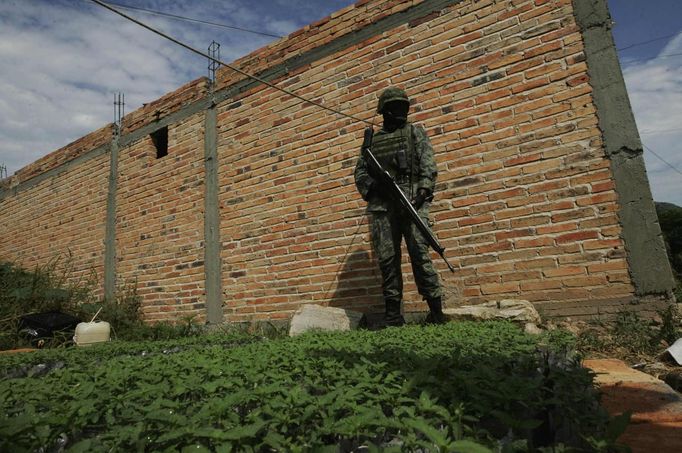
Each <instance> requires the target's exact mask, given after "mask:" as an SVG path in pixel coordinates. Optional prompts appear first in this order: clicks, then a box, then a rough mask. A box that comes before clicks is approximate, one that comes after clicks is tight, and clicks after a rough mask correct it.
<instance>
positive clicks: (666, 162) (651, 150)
mask: <svg viewBox="0 0 682 453" xmlns="http://www.w3.org/2000/svg"><path fill="white" fill-rule="evenodd" d="M642 146H644V148H645V149H647V150H648V151H649V152H650V153H651V154H653V155H654V156H656V157H658V158H659V159H660V160H661V161H662V162H663V163H665V164H666V165H667V166H668V167H670V168H672V169H673V170H675V171H676V172H677V173H679V174H681V175H682V171H680V170H678V169H677V167H675V166H674V165H673V164H671V163H670V162H668V161H667V160H665V159H663V158H662V157H661V156H659V155H658V153H657V152H656V151H654V150H653V149H651V148H649V147H648V146H646V145H645V144H643V143H642Z"/></svg>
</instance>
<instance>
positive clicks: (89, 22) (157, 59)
mask: <svg viewBox="0 0 682 453" xmlns="http://www.w3.org/2000/svg"><path fill="white" fill-rule="evenodd" d="M465 1H467V0H465ZM579 1H588V0H579ZM114 3H118V4H123V5H128V6H133V7H141V8H146V9H152V10H157V11H163V12H167V13H170V14H176V15H181V16H189V17H193V18H197V19H202V20H206V21H211V22H217V23H223V24H228V25H234V26H238V27H243V28H248V29H253V30H259V31H262V32H265V33H268V34H274V35H286V34H289V33H291V32H293V31H295V30H297V29H299V28H301V27H303V26H305V25H306V24H309V23H311V22H313V21H315V20H318V19H321V18H323V17H325V16H327V15H329V14H330V13H332V12H334V11H336V10H338V9H341V8H343V7H345V6H347V5H350V4H352V3H353V1H350V0H251V1H248V0H195V1H189V0H176V1H172V0H115V2H114ZM609 6H610V9H611V13H612V15H613V18H614V21H615V24H614V28H613V33H614V38H615V40H616V47H617V48H619V49H622V50H620V51H619V56H620V59H621V65H622V68H623V73H624V76H625V80H626V85H627V87H628V92H629V95H630V99H631V102H632V104H633V110H634V112H635V118H636V120H637V124H638V128H639V131H640V134H641V137H642V141H643V142H644V144H645V145H646V146H647V147H648V148H649V149H651V150H652V151H653V152H655V153H657V154H658V155H659V156H661V157H662V158H663V159H665V160H666V161H667V162H668V163H670V164H672V165H673V166H674V167H675V168H676V169H677V170H675V169H673V168H671V167H670V166H669V165H668V164H665V163H663V162H662V161H661V160H659V159H658V158H657V157H655V155H654V154H653V153H652V152H650V151H649V150H646V151H645V162H646V166H647V171H648V174H649V180H650V182H651V186H652V191H653V193H654V199H656V200H657V201H669V202H674V203H676V204H678V205H681V206H682V191H680V190H679V189H678V188H679V187H680V185H682V174H681V173H678V171H680V172H682V152H681V151H682V149H681V147H682V145H681V144H682V55H680V54H682V31H681V29H682V2H680V1H679V0H648V1H646V2H644V1H642V0H610V2H609ZM125 11H126V12H127V13H129V14H131V15H133V16H135V17H137V18H139V19H141V20H143V21H146V22H148V23H150V24H151V25H153V26H156V27H159V28H161V29H163V30H164V31H166V32H167V33H169V34H171V35H173V36H176V37H177V38H179V39H181V40H183V41H186V42H188V43H189V44H191V45H194V46H196V47H198V48H200V49H206V47H207V46H208V45H209V44H210V42H211V41H212V40H215V41H217V42H219V43H221V58H222V59H223V60H225V61H232V60H235V59H237V58H239V57H241V56H244V55H246V54H248V53H249V52H251V51H253V50H255V49H257V48H259V47H262V46H263V45H266V44H267V43H269V42H271V41H272V40H273V39H275V38H272V37H268V36H262V35H257V34H250V33H245V32H239V31H234V30H228V29H224V28H218V27H213V26H209V25H201V24H197V23H188V22H183V21H178V20H174V19H170V18H167V17H161V16H157V15H152V14H147V13H143V12H140V11H133V10H125ZM660 37H665V38H663V39H657V40H656V41H653V42H650V43H647V44H641V43H643V42H645V41H649V40H652V39H656V38H660ZM0 61H1V62H2V64H0V164H4V165H5V166H6V167H7V169H8V173H9V174H10V175H11V174H12V173H14V172H15V171H16V170H18V169H19V168H21V167H22V166H24V165H27V164H29V163H30V162H32V161H34V160H36V159H38V158H40V157H41V156H43V155H45V154H47V153H49V152H51V151H53V150H55V149H57V148H59V147H61V146H64V145H66V144H67V143H69V142H71V141H73V140H75V139H77V138H79V137H81V136H82V135H85V134H87V133H88V132H90V131H92V130H95V129H98V128H100V127H102V126H103V125H105V124H106V123H109V122H111V121H112V119H113V106H112V102H113V96H114V93H115V92H117V91H122V92H124V93H125V96H126V112H130V111H132V110H134V109H136V108H138V107H139V106H141V105H142V103H144V102H149V101H152V100H154V99H157V98H158V97H160V96H162V95H163V94H165V93H167V92H169V91H173V90H174V89H176V88H177V87H179V86H180V85H182V84H184V83H186V82H188V81H190V80H193V79H196V78H197V77H200V76H204V75H206V73H207V68H206V66H207V62H206V61H205V60H204V59H203V58H201V57H198V56H194V55H193V54H191V53H189V52H187V51H186V50H184V49H181V48H178V47H177V46H174V45H173V44H171V43H169V42H166V41H163V40H162V39H161V38H157V37H155V36H154V35H151V34H150V33H149V32H148V31H146V30H144V29H141V28H140V27H138V26H136V25H134V24H131V23H126V22H125V21H124V20H123V19H120V18H118V17H117V16H115V15H113V14H112V13H111V12H109V11H106V10H104V9H102V8H101V7H99V6H97V5H95V4H93V3H92V2H90V1H88V0H0Z"/></svg>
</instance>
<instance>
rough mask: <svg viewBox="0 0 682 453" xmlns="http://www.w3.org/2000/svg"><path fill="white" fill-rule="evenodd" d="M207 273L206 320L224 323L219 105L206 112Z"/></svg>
mask: <svg viewBox="0 0 682 453" xmlns="http://www.w3.org/2000/svg"><path fill="white" fill-rule="evenodd" d="M204 169H205V171H206V176H205V178H206V179H205V184H204V190H205V193H204V271H205V276H206V282H205V284H206V320H207V322H208V323H210V324H216V323H221V322H223V298H222V282H221V272H220V270H221V264H222V261H221V259H220V248H221V245H220V210H219V206H218V129H217V115H216V109H215V104H214V105H211V106H210V107H209V108H208V109H207V110H206V119H205V127H204Z"/></svg>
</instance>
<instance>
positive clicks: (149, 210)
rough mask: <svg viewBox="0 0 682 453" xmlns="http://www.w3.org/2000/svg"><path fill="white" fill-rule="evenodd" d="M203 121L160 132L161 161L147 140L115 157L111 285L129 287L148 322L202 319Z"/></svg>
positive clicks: (193, 120)
mask: <svg viewBox="0 0 682 453" xmlns="http://www.w3.org/2000/svg"><path fill="white" fill-rule="evenodd" d="M203 121H204V113H203V112H201V113H198V114H195V115H192V116H191V117H189V118H187V119H186V120H185V121H183V122H182V123H179V124H173V125H170V126H169V127H168V155H167V156H165V157H161V158H157V157H156V148H155V147H154V145H153V143H152V140H151V138H150V137H149V136H145V137H144V138H142V139H141V140H139V141H137V142H135V143H134V144H132V145H131V146H129V147H127V148H124V149H123V150H122V151H121V154H120V160H119V176H118V190H117V199H116V217H117V218H116V225H117V228H116V257H117V269H116V271H117V281H118V282H120V283H133V282H136V283H137V288H138V294H139V295H140V296H141V297H142V301H143V303H142V313H143V315H144V318H145V319H146V320H149V321H154V320H159V319H173V320H180V319H182V318H184V317H188V316H194V317H195V318H194V320H195V321H202V320H204V318H205V310H204V266H203V259H204V258H203V239H204V230H203V208H204V206H203V193H204V187H203V179H204V163H203V157H204V140H203V137H204V123H203Z"/></svg>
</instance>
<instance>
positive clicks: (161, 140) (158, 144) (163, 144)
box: [149, 126, 168, 159]
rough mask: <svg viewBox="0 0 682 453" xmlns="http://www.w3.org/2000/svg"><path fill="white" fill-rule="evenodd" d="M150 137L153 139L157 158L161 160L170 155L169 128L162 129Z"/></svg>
mask: <svg viewBox="0 0 682 453" xmlns="http://www.w3.org/2000/svg"><path fill="white" fill-rule="evenodd" d="M149 136H150V137H151V138H152V143H154V147H155V148H156V158H157V159H159V158H161V157H163V156H167V155H168V126H166V127H162V128H161V129H159V130H158V131H154V132H152V133H151V134H149Z"/></svg>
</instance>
